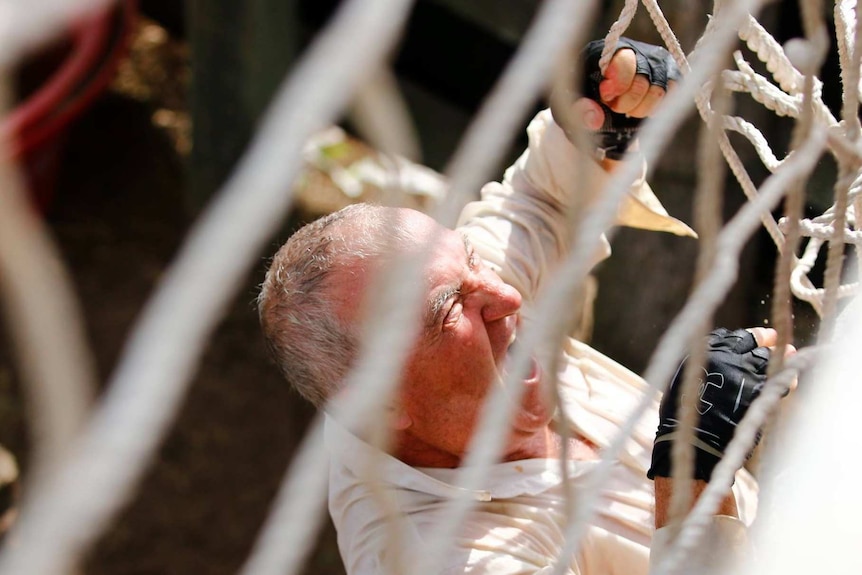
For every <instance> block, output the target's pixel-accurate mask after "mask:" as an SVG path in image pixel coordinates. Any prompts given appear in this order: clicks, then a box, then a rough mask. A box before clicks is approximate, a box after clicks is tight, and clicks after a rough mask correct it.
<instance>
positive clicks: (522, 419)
mask: <svg viewBox="0 0 862 575" xmlns="http://www.w3.org/2000/svg"><path fill="white" fill-rule="evenodd" d="M393 213H394V214H397V216H398V217H399V218H402V221H403V223H404V224H405V225H406V227H407V229H409V230H410V231H411V235H412V245H400V246H399V249H404V250H408V251H410V252H411V253H421V250H422V249H423V247H424V246H425V244H426V243H428V242H430V245H432V246H433V248H432V251H431V253H430V255H429V257H428V261H427V265H426V268H425V271H424V274H423V276H424V278H425V280H426V283H425V293H424V296H423V299H422V302H423V303H422V306H423V308H422V325H421V326H419V327H418V328H417V329H416V332H415V333H414V334H413V336H414V338H415V343H414V344H413V346H412V351H411V352H410V355H409V358H408V361H407V363H406V366H405V369H404V376H403V378H402V383H401V385H400V387H399V391H398V396H397V401H395V402H394V403H393V405H392V411H393V415H392V417H391V419H390V421H391V427H392V429H393V432H394V442H393V445H394V447H393V454H394V455H395V456H396V457H398V458H399V459H401V460H402V461H404V462H405V463H408V464H410V465H414V466H417V467H457V466H458V465H459V464H460V463H461V462H462V460H463V456H464V454H465V452H466V450H467V446H468V444H469V441H470V438H471V436H472V434H473V430H474V428H475V425H476V422H477V419H478V417H479V415H480V410H481V408H482V405H483V404H484V402H485V400H486V398H487V397H488V394H489V393H490V391H491V390H492V389H493V388H494V387H495V386H500V385H502V379H503V366H504V363H505V361H506V353H507V351H508V349H509V345H510V343H511V342H512V339H513V337H514V336H515V334H516V330H517V327H518V324H519V322H520V308H521V295H520V294H519V293H518V291H517V290H515V289H514V288H513V287H512V286H510V285H508V284H506V283H505V282H503V281H502V280H501V279H500V277H499V276H498V275H497V274H496V273H495V272H493V271H492V270H491V269H489V268H488V267H487V266H485V265H484V263H483V262H482V260H481V259H480V258H479V257H478V256H477V255H476V253H475V251H474V249H473V247H472V246H471V245H470V244H469V242H467V241H466V239H465V238H464V237H463V236H462V235H461V234H460V233H458V232H456V231H453V230H449V229H446V228H443V227H442V226H440V225H439V224H437V223H436V222H435V221H434V220H433V219H431V218H430V217H428V216H426V215H424V214H421V213H419V212H415V211H412V210H405V209H402V210H395V209H393ZM376 265H377V262H373V261H369V260H363V261H361V262H357V263H356V264H355V265H354V266H353V267H352V268H351V269H350V272H349V273H350V276H351V278H353V281H351V282H349V285H340V286H339V287H338V288H337V290H338V292H339V293H338V294H337V297H338V299H339V300H341V301H343V302H350V301H356V300H355V299H353V298H355V297H356V296H357V295H359V294H358V293H357V291H358V290H362V289H363V286H367V285H368V280H369V275H370V274H369V272H371V271H373V270H374V269H376ZM345 283H346V282H345ZM357 313H358V312H357V311H356V309H355V306H350V305H345V306H343V307H342V315H343V317H344V318H345V319H347V320H348V321H355V320H356V317H355V316H356V314H357ZM541 379H542V378H541V373H540V371H539V369H538V367H537V366H536V365H535V363H534V365H533V368H532V370H531V373H530V374H528V376H527V377H526V379H525V380H524V384H525V385H524V392H523V395H522V398H521V401H520V402H519V409H518V410H517V412H516V415H515V418H514V420H513V421H512V426H511V432H510V436H509V440H508V442H507V445H506V449H505V451H504V455H503V459H504V460H518V459H528V458H533V457H549V456H552V455H554V454H555V453H556V451H557V441H556V438H555V437H554V435H553V433H552V432H551V430H550V428H549V427H548V424H549V422H550V420H551V416H552V410H551V409H550V408H549V407H548V405H547V402H546V401H545V396H546V394H545V392H544V390H543V389H542V386H541Z"/></svg>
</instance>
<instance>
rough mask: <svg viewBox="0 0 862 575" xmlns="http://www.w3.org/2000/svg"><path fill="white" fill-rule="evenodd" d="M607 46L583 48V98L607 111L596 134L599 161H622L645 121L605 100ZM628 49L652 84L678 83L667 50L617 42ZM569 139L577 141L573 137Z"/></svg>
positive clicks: (601, 43)
mask: <svg viewBox="0 0 862 575" xmlns="http://www.w3.org/2000/svg"><path fill="white" fill-rule="evenodd" d="M604 47H605V41H604V40H595V41H593V42H590V43H589V44H587V46H586V48H585V49H584V51H583V59H584V80H583V86H582V88H581V91H582V93H583V95H584V96H586V97H587V98H589V99H591V100H594V101H595V102H597V103H598V104H599V105H600V106H601V107H602V111H603V112H604V122H603V124H602V126H601V128H599V129H598V130H597V131H596V132H594V134H593V143H594V147H595V150H594V151H595V153H596V155H597V156H598V157H599V159H604V158H610V159H612V160H620V159H622V157H623V156H624V155H625V153H626V151H627V150H628V148H629V146H630V144H631V142H632V141H633V140H634V139H635V138H636V137H637V131H638V128H639V127H640V124H641V121H642V118H633V117H629V116H627V115H625V114H619V113H616V112H614V111H612V110H611V109H610V108H609V107H608V106H607V105H606V104H605V103H604V102H603V101H602V98H601V95H600V93H599V85H600V84H601V83H602V81H603V80H604V79H605V78H604V73H603V72H602V69H601V66H600V61H601V56H602V53H603V51H604ZM626 48H628V49H630V50H632V51H633V52H634V53H635V58H636V74H638V75H643V76H645V77H646V78H647V80H648V81H649V83H650V84H651V85H653V86H658V87H660V88H662V89H664V90H667V87H668V84H669V82H671V81H675V80H679V78H680V71H679V68H678V67H677V65H676V62H674V60H673V58H672V57H671V55H670V54H669V53H668V51H667V50H665V49H664V48H662V47H660V46H653V45H650V44H645V43H643V42H637V41H635V40H630V39H628V38H620V39H619V40H618V41H617V44H616V50H617V51H619V50H622V49H626ZM567 96H568V98H565V99H563V100H564V101H566V102H571V101H572V100H573V99H574V98H573V96H574V94H572V93H571V91H570V92H569V94H567ZM556 112H557V113H555V114H554V115H555V117H558V116H561V113H560V111H559V110H556ZM570 139H571V140H572V141H573V142H574V141H575V139H574V138H572V137H571V136H570Z"/></svg>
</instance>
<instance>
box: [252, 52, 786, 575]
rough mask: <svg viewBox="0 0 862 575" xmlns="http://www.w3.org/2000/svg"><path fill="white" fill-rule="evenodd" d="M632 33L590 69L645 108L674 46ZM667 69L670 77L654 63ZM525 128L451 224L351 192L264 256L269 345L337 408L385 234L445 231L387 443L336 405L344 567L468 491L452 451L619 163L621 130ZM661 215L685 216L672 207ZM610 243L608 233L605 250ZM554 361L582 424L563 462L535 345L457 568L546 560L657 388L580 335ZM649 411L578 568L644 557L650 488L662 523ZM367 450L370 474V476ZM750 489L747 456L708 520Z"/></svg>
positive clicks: (547, 119) (573, 417)
mask: <svg viewBox="0 0 862 575" xmlns="http://www.w3.org/2000/svg"><path fill="white" fill-rule="evenodd" d="M622 46H623V47H622V48H621V49H620V50H618V51H617V53H616V54H615V56H614V57H613V59H612V60H611V62H610V65H609V67H608V70H607V72H606V74H605V77H604V79H600V80H601V81H600V82H597V92H598V97H600V98H601V99H602V101H603V103H604V104H605V105H606V106H607V107H609V108H610V109H612V110H613V111H615V112H618V113H621V114H630V115H632V116H636V117H646V116H649V115H650V114H651V113H652V111H653V110H654V109H655V107H656V106H657V105H658V103H659V102H660V100H661V98H662V96H663V95H664V91H665V88H666V87H667V82H666V80H667V79H668V76H669V75H668V70H667V69H666V68H662V66H663V65H666V64H662V62H666V58H665V60H662V59H661V58H659V59H656V58H655V57H654V56H655V52H654V47H649V46H646V45H643V44H637V43H632V42H629V41H626V43H624V44H623V45H622ZM593 53H595V46H593ZM644 54H646V55H647V56H650V57H649V58H644V57H643V56H644ZM645 61H646V64H647V67H646V68H644V66H643V65H644V62H645ZM656 62H658V64H656ZM649 66H657V67H658V68H650V67H649ZM661 77H663V78H664V79H665V81H664V82H661V81H659V80H657V78H661ZM671 79H672V78H671ZM657 81H658V84H657V83H656V82H657ZM574 111H575V113H576V114H577V115H578V117H581V118H583V121H584V123H585V125H586V126H587V127H588V128H590V129H604V128H606V127H607V123H606V122H604V120H606V119H607V118H606V117H605V114H607V110H606V109H602V108H600V107H598V106H597V105H596V104H595V103H594V102H590V101H587V100H582V101H579V102H576V103H575V104H574ZM612 132H613V130H611V131H610V132H609V134H610V136H612V137H614V136H615V134H614V133H612ZM528 134H529V136H530V144H529V149H528V150H527V151H526V152H525V153H524V155H523V156H522V157H521V158H520V159H519V160H518V161H517V162H516V163H515V164H514V165H513V166H512V167H510V168H509V169H508V170H507V171H506V174H505V178H504V179H503V181H502V182H500V183H496V182H495V183H491V184H488V185H486V186H485V187H484V188H483V189H482V199H481V200H480V201H478V202H474V203H472V204H470V205H468V206H467V207H466V208H465V209H464V211H463V212H462V215H461V219H460V225H459V227H458V229H457V230H448V229H443V228H442V227H441V226H439V225H438V224H437V223H436V222H435V221H434V220H432V219H431V218H429V217H427V216H425V215H423V214H421V213H418V212H414V211H410V210H398V209H393V208H381V207H375V206H366V205H359V206H351V207H349V208H346V209H345V210H342V211H340V212H337V213H335V214H332V215H330V216H327V217H324V218H322V219H320V220H318V221H316V222H313V223H311V224H309V225H308V226H306V227H305V228H303V229H301V230H300V231H298V232H297V233H296V234H295V235H294V236H293V237H292V238H291V239H290V240H289V241H288V242H287V243H286V244H285V245H284V246H282V248H281V249H280V250H279V251H278V253H277V254H276V255H275V257H274V259H273V262H272V265H271V267H270V269H269V272H268V273H267V277H266V280H265V282H264V284H263V288H262V291H261V295H260V300H259V306H260V307H259V309H260V317H261V322H262V326H263V329H264V332H265V334H266V336H267V341H268V344H269V346H270V348H271V350H272V352H273V354H274V356H275V358H276V361H277V363H278V365H279V366H280V368H281V369H282V371H283V373H284V374H285V376H286V378H287V379H288V380H289V381H290V382H291V383H292V384H293V385H294V386H295V387H296V388H297V390H299V391H300V393H302V394H303V395H304V396H305V397H306V398H307V399H309V401H311V402H312V403H314V404H315V405H316V406H317V407H319V408H325V406H326V402H327V401H329V400H331V399H332V398H334V397H336V396H337V395H339V394H344V393H348V392H349V390H345V389H344V388H343V382H344V379H345V377H346V375H347V373H348V372H349V370H350V368H351V366H352V365H353V362H354V361H355V360H356V355H357V349H358V347H359V333H360V325H359V324H360V320H361V317H362V313H363V311H364V310H363V308H362V306H361V305H360V304H361V303H362V302H363V301H364V298H365V296H366V290H367V288H369V286H370V285H371V284H372V281H373V279H372V278H373V276H374V274H375V273H376V272H377V271H378V270H379V269H380V268H381V267H382V266H383V264H384V263H385V262H386V261H388V260H389V259H390V257H391V255H392V254H391V252H392V250H393V249H397V250H398V251H399V252H400V253H411V254H412V253H415V254H417V255H418V254H422V253H423V250H424V249H425V248H427V247H428V245H429V242H433V243H431V244H430V245H431V253H430V257H429V259H428V261H427V263H426V267H425V273H424V280H425V284H424V286H423V289H424V291H423V311H422V322H421V323H422V325H421V326H418V327H416V329H414V330H412V331H406V332H405V334H404V336H405V337H409V338H411V341H412V342H413V344H412V348H411V351H410V354H409V357H408V359H407V362H406V365H405V367H404V371H403V373H402V377H401V381H400V385H399V386H398V389H397V390H396V392H395V396H394V399H393V400H392V401H391V402H390V403H389V405H388V411H387V421H386V426H387V427H388V429H389V431H390V434H391V435H390V442H389V444H388V445H389V448H388V449H387V450H386V452H385V453H384V452H381V451H380V450H379V449H377V448H376V447H373V446H372V445H370V439H369V438H368V437H366V436H365V435H364V434H363V432H362V431H359V430H355V429H346V428H345V427H344V426H343V425H341V424H340V423H339V422H338V421H336V420H335V419H334V418H332V417H328V418H327V422H326V443H327V449H328V450H329V451H330V454H331V471H330V495H329V507H330V513H331V515H332V518H333V521H334V523H335V526H336V528H337V530H338V540H339V548H340V551H341V554H342V558H343V559H344V563H345V566H346V568H347V571H348V573H351V574H354V575H355V574H367V573H368V574H370V573H384V572H387V569H389V568H391V565H392V564H393V562H395V564H397V561H395V560H394V559H393V556H394V555H396V554H397V553H396V551H397V552H404V551H406V553H408V554H409V553H411V552H415V551H417V550H421V548H422V545H423V543H424V542H426V540H427V537H428V536H429V533H431V531H433V529H434V526H435V524H436V523H437V522H438V521H439V518H440V517H441V513H443V511H444V509H445V503H446V501H448V500H449V499H451V498H452V497H454V496H455V494H457V493H459V492H460V491H461V490H460V488H458V487H457V486H456V485H454V480H455V475H456V473H457V468H458V467H459V466H460V465H461V464H462V463H463V458H464V456H465V453H466V450H467V446H468V443H469V441H470V438H471V436H472V434H473V431H474V429H475V427H476V424H477V421H478V417H479V414H480V411H481V408H482V405H483V403H484V401H485V400H486V399H487V397H488V396H489V393H490V391H491V389H493V388H494V386H497V385H501V383H500V382H501V380H502V379H503V378H502V374H503V369H504V364H505V362H506V358H507V355H508V354H509V353H510V350H511V348H512V344H513V343H514V341H515V340H516V338H517V333H518V331H519V328H520V324H521V322H522V320H524V318H523V317H522V311H523V309H522V306H524V307H527V305H526V304H529V303H531V302H532V301H533V298H534V297H535V296H536V294H537V293H538V291H539V290H540V288H541V287H542V285H543V284H544V283H545V282H547V281H553V280H552V275H553V271H554V268H555V265H556V264H557V263H558V262H559V261H560V260H561V259H562V258H564V257H565V255H566V254H567V252H568V250H569V248H570V246H569V233H568V230H567V226H568V225H569V224H568V220H567V216H568V211H569V210H570V209H571V208H573V207H577V206H584V205H587V204H589V202H590V201H591V200H592V199H593V197H594V196H595V194H597V193H598V191H599V190H601V188H602V185H603V183H604V181H605V180H606V178H607V172H608V171H609V170H612V169H613V168H614V165H615V161H614V160H613V159H612V158H613V157H618V154H616V156H615V154H614V153H615V152H621V151H622V150H621V149H619V147H618V144H619V143H620V142H618V141H613V142H610V144H609V145H608V146H604V147H603V146H601V145H599V147H600V148H603V150H601V152H602V153H601V154H600V155H601V156H602V158H600V159H599V160H597V161H594V160H593V158H591V157H588V156H585V154H584V152H581V151H579V150H577V149H576V148H575V147H574V146H573V145H572V144H571V142H570V141H569V139H568V138H567V137H566V134H565V133H564V132H563V130H562V129H561V128H560V127H559V126H557V124H556V123H555V122H554V121H553V118H552V117H551V114H550V113H549V112H548V111H545V112H542V113H540V114H539V115H538V116H537V117H536V118H535V119H534V120H533V122H532V123H531V125H530V127H529V128H528ZM623 144H625V142H624V143H623ZM608 152H611V153H608ZM644 193H650V192H649V188H648V186H647V185H646V183H645V182H644V181H643V180H642V179H641V180H639V181H637V182H634V183H633V184H632V189H631V196H632V198H635V199H636V198H639V197H643V194H644ZM630 201H635V200H634V199H633V200H630ZM663 225H666V228H667V229H678V228H677V227H676V226H678V223H677V222H675V221H673V220H672V219H670V218H665V219H664V224H663ZM608 253H609V248H608V247H607V244H606V243H605V244H604V246H603V248H602V250H601V253H599V254H596V260H597V261H598V260H600V259H602V258H604V257H607V255H608ZM729 337H731V338H732V339H733V338H735V339H733V341H737V340H740V339H746V345H747V347H746V350H745V351H744V352H742V353H749V352H751V350H752V349H753V348H756V347H757V346H758V345H760V346H769V345H773V344H774V343H775V333H774V332H773V331H772V330H763V329H761V330H755V331H754V335H753V336H746V335H745V334H743V335H739V333H736V332H735V333H734V334H732V335H730V336H729ZM755 338H756V339H757V342H756V343H755V342H754V340H755ZM748 339H750V341H748ZM749 344H750V345H749ZM734 353H736V352H734ZM764 365H765V364H763V365H761V366H760V368H761V371H762V368H763V367H764ZM558 375H559V378H560V382H561V394H562V398H561V401H562V405H561V406H560V408H561V409H562V410H564V411H565V413H566V414H567V419H568V420H570V421H571V422H573V425H574V429H572V430H570V431H571V438H570V440H569V443H568V444H567V445H566V446H565V448H566V449H565V451H566V452H567V453H568V454H569V459H570V461H569V462H567V466H568V469H567V473H566V477H563V474H562V471H561V465H560V462H559V458H560V456H561V453H563V444H562V439H561V436H560V434H559V433H557V431H558V428H557V427H556V426H557V425H558V424H557V423H556V422H555V417H554V416H555V413H554V409H553V408H552V407H551V404H550V403H549V401H548V393H547V389H546V384H547V381H548V378H547V376H546V374H543V373H542V371H541V369H540V368H539V365H538V362H536V361H535V360H534V361H533V363H532V367H531V369H530V370H529V373H527V374H526V375H525V377H524V379H523V381H522V382H521V384H522V386H523V389H524V391H523V393H522V394H520V398H519V399H518V404H517V409H516V412H515V415H514V417H513V419H512V421H511V426H510V429H509V432H508V436H507V438H506V442H505V447H504V450H503V453H502V456H501V458H500V462H499V463H498V464H496V465H495V466H494V467H493V469H492V473H491V476H490V478H489V479H488V483H487V485H486V486H485V488H484V489H482V490H478V491H475V492H472V493H470V494H469V495H470V497H472V498H473V499H474V500H475V507H474V508H473V510H472V511H471V512H470V513H469V515H468V516H467V518H466V519H465V521H464V522H463V524H462V525H460V526H459V532H458V535H457V538H456V541H455V542H454V544H453V547H454V549H453V552H452V553H451V555H449V556H447V557H446V558H445V560H443V564H444V572H445V573H488V574H514V573H550V572H551V570H552V569H553V565H554V564H555V561H556V558H557V556H558V554H559V551H560V547H561V545H562V543H563V540H564V521H565V514H564V509H563V507H564V491H565V485H566V483H567V482H568V483H569V484H571V485H573V486H574V488H575V489H577V487H578V486H579V485H581V484H582V483H583V481H585V479H586V478H587V477H588V476H589V474H590V472H591V470H592V469H593V468H594V467H595V463H596V461H597V459H598V457H599V451H600V450H601V449H602V448H604V447H606V446H607V445H608V442H609V440H610V439H611V438H612V437H613V436H614V434H615V432H616V431H617V429H618V426H619V424H620V423H621V422H622V421H623V420H624V419H625V417H626V416H627V414H628V413H629V412H630V411H631V409H632V408H633V407H634V405H635V403H636V402H637V400H638V399H639V398H640V397H641V395H642V393H643V390H644V387H645V384H644V382H643V381H642V380H641V379H640V378H639V377H637V376H636V375H635V374H633V373H631V372H629V371H627V370H626V369H625V368H623V367H622V366H620V365H619V364H617V363H615V362H613V361H612V360H610V359H609V358H607V357H605V356H603V355H601V354H600V353H598V352H596V351H595V350H593V349H591V348H590V347H588V346H587V345H585V344H583V343H580V342H578V341H575V340H570V341H568V342H567V344H566V346H565V349H564V350H563V357H562V360H561V363H560V369H559V374H558ZM743 381H744V380H743ZM708 389H711V388H708ZM740 389H742V388H741V387H740ZM656 407H657V406H656ZM673 415H675V414H671V415H670V416H669V417H671V419H672V416H673ZM655 425H656V413H655V411H653V412H652V413H651V417H645V418H644V420H643V421H642V422H641V423H640V424H639V425H638V428H637V429H636V431H635V433H634V436H633V438H632V441H631V442H629V444H628V445H627V446H626V448H625V451H624V453H623V454H622V455H621V457H620V465H618V466H617V467H616V468H615V470H614V471H613V473H612V476H611V478H610V479H609V481H608V484H607V485H606V486H605V487H604V489H603V494H602V504H601V505H600V508H599V509H598V516H597V518H596V520H595V521H594V523H593V524H592V525H591V526H590V528H589V530H588V532H587V533H586V535H585V537H584V540H583V544H582V548H581V550H580V551H579V553H578V554H577V555H576V556H575V557H573V558H572V560H571V564H570V566H569V569H570V571H569V572H571V573H601V574H610V573H646V572H647V564H648V555H649V547H650V542H651V540H652V535H653V530H654V525H653V518H654V515H653V506H654V502H655V506H656V511H657V513H656V515H655V517H656V518H658V519H659V520H660V522H659V523H658V524H657V525H656V526H657V527H661V526H662V525H663V524H664V521H665V520H666V519H665V511H666V507H667V497H668V494H669V489H670V483H669V482H670V481H671V480H670V479H668V478H667V476H668V475H669V473H668V472H667V471H666V469H664V468H666V467H667V464H666V462H665V463H664V464H663V469H662V470H661V472H660V473H658V475H659V477H658V482H659V483H658V485H657V492H656V497H657V499H655V500H654V496H653V491H652V486H651V484H650V483H649V482H648V481H647V480H646V477H645V475H646V472H647V469H648V468H649V466H650V454H651V453H652V446H653V437H654V435H655ZM719 449H720V447H719ZM371 462H373V463H371ZM369 465H373V467H374V474H373V479H372V480H369V479H367V477H368V475H367V471H368V469H367V468H368V466H369ZM654 467H655V469H658V466H655V465H654ZM655 469H654V470H655ZM704 481H705V480H703V479H702V480H701V481H700V482H699V483H698V487H697V489H702V487H703V485H705V483H704ZM381 489H383V490H385V491H386V492H388V493H389V494H390V495H394V497H395V500H396V501H397V503H398V511H399V513H400V514H401V521H399V522H398V524H397V525H398V529H399V531H398V533H397V535H398V539H399V542H400V545H402V546H404V549H393V548H392V545H394V543H392V542H391V541H390V540H389V538H390V536H392V533H391V528H390V527H391V526H390V524H389V523H388V522H387V520H386V510H385V509H382V508H381V505H380V499H379V498H378V497H377V495H378V494H377V493H376V490H377V491H379V490H381ZM755 491H756V487H755V484H754V482H753V480H752V478H751V477H750V476H749V475H748V474H747V473H746V472H744V471H741V472H739V473H738V475H737V481H736V484H735V487H734V495H732V496H730V497H728V499H727V500H726V501H725V503H724V504H723V506H722V509H721V512H722V513H723V514H725V515H727V516H729V518H727V519H726V520H722V521H716V526H715V529H716V530H717V532H720V531H722V530H724V531H727V532H728V533H729V534H730V535H733V534H735V533H737V532H738V531H739V530H740V529H742V526H743V523H742V522H741V521H740V520H739V519H735V517H741V518H742V519H743V520H745V521H750V520H751V519H752V513H753V505H754V495H755ZM420 552H421V551H420Z"/></svg>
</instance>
